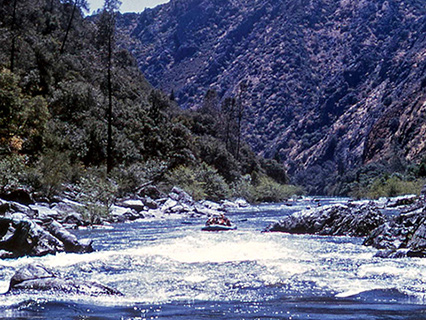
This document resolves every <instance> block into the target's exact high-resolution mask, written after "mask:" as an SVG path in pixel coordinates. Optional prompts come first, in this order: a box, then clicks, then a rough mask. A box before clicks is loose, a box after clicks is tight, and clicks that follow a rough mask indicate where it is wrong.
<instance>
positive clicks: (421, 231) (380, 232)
mask: <svg viewBox="0 0 426 320" xmlns="http://www.w3.org/2000/svg"><path fill="white" fill-rule="evenodd" d="M364 245H366V246H372V247H374V248H377V249H384V252H381V253H379V254H378V256H380V257H426V209H424V210H423V211H414V212H411V213H408V214H400V215H398V216H396V217H393V218H392V219H390V220H389V221H388V222H387V223H385V224H383V225H381V226H379V227H378V228H376V229H375V230H374V231H373V232H371V234H370V235H368V236H367V237H366V238H365V240H364Z"/></svg>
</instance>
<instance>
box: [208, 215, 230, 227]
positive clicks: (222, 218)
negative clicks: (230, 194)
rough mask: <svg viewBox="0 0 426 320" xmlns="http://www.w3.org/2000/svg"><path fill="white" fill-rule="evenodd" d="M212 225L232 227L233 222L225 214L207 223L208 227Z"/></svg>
mask: <svg viewBox="0 0 426 320" xmlns="http://www.w3.org/2000/svg"><path fill="white" fill-rule="evenodd" d="M212 224H219V225H222V226H228V227H230V226H231V221H230V220H229V219H228V218H227V217H225V215H224V214H221V215H220V216H219V217H210V218H209V219H208V220H207V222H206V226H211V225H212Z"/></svg>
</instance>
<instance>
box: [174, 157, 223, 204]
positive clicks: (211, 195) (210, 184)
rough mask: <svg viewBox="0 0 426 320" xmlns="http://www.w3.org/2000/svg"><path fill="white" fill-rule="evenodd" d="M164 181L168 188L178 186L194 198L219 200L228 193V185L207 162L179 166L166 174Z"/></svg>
mask: <svg viewBox="0 0 426 320" xmlns="http://www.w3.org/2000/svg"><path fill="white" fill-rule="evenodd" d="M166 181H167V183H168V186H169V188H170V187H171V186H179V187H181V188H182V189H183V190H185V191H186V192H188V193H189V194H190V195H191V196H192V197H193V198H194V199H195V200H200V199H209V200H213V201H219V200H222V199H226V198H228V197H229V195H230V190H229V187H228V185H227V183H226V182H225V180H224V179H223V177H222V176H220V175H219V174H218V172H217V170H215V169H214V168H212V167H211V166H209V165H207V164H203V165H202V166H200V167H196V168H190V167H185V166H179V167H177V168H175V169H174V170H172V171H171V172H170V173H169V174H167V176H166Z"/></svg>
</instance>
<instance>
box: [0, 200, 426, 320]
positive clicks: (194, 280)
mask: <svg viewBox="0 0 426 320" xmlns="http://www.w3.org/2000/svg"><path fill="white" fill-rule="evenodd" d="M340 201H344V200H339V199H323V200H322V202H323V203H324V204H327V203H330V202H340ZM308 205H312V202H311V201H310V200H309V199H308V200H304V201H298V202H297V204H296V205H293V206H286V205H284V204H277V205H260V206H255V207H251V208H247V209H244V210H238V211H234V212H230V213H229V214H228V216H229V218H230V219H231V220H232V222H233V223H234V224H236V225H237V227H238V229H237V230H234V231H226V232H204V231H201V227H202V226H203V224H204V222H205V221H204V219H188V220H185V219H164V220H149V219H145V220H140V221H136V222H132V223H124V224H116V225H113V226H111V227H109V228H106V229H93V230H79V231H77V232H76V234H77V236H78V237H79V238H90V239H93V240H94V247H95V249H96V251H95V252H93V253H90V254H58V255H56V256H46V257H38V258H28V257H25V258H21V259H16V260H1V261H0V292H5V291H7V289H8V283H9V280H10V278H11V276H12V275H13V274H14V272H15V271H16V270H17V269H18V268H19V267H20V266H23V265H26V264H28V263H36V262H40V263H42V264H44V265H46V266H47V267H50V268H52V269H54V270H55V272H56V273H59V274H60V275H61V276H63V277H77V278H79V279H87V280H95V281H98V282H100V283H103V284H105V285H108V286H110V287H113V288H116V289H118V290H119V291H121V292H122V293H123V294H124V295H123V296H120V297H109V296H108V297H105V296H102V297H90V296H84V295H69V294H58V293H55V294H52V293H49V292H46V293H37V294H29V293H25V294H19V295H14V296H2V295H0V319H318V320H327V319H339V320H344V319H357V320H359V319H413V320H414V319H426V296H425V288H426V283H425V282H426V259H417V258H407V259H380V258H375V257H374V255H375V253H376V250H375V249H373V248H369V247H365V246H363V245H362V239H358V238H350V237H320V236H309V235H289V234H284V233H262V232H261V231H262V230H263V229H264V228H265V227H266V226H268V225H269V224H270V223H272V222H275V221H278V220H280V219H281V218H282V217H283V216H285V215H288V214H291V213H292V212H295V211H298V210H301V209H303V208H305V207H306V206H308Z"/></svg>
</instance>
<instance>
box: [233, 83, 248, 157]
mask: <svg viewBox="0 0 426 320" xmlns="http://www.w3.org/2000/svg"><path fill="white" fill-rule="evenodd" d="M247 87H248V84H247V82H245V81H242V82H240V85H239V92H238V101H237V106H236V107H237V110H236V111H237V150H236V156H235V158H236V159H237V160H239V159H240V148H241V122H242V120H243V112H244V103H243V99H244V96H245V93H246V91H247Z"/></svg>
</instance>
